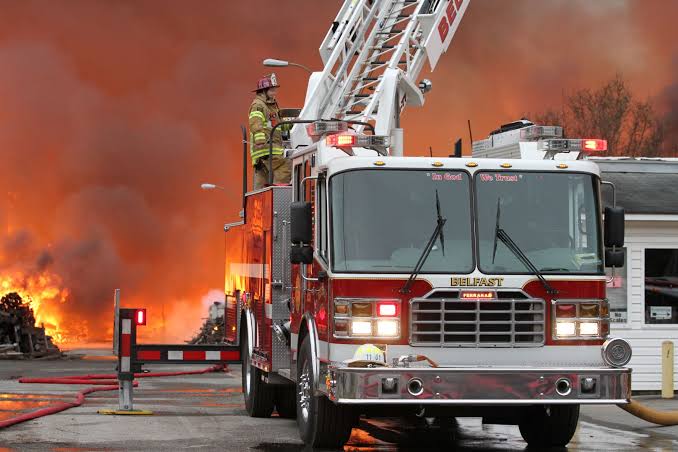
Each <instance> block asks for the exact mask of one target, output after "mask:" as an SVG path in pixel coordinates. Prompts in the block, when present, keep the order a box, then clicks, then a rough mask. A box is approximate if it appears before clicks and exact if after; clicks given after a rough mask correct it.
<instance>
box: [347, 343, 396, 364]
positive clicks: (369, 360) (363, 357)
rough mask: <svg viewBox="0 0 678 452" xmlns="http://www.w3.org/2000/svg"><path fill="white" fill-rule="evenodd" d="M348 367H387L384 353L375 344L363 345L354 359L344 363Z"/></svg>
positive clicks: (357, 350)
mask: <svg viewBox="0 0 678 452" xmlns="http://www.w3.org/2000/svg"><path fill="white" fill-rule="evenodd" d="M344 362H345V363H346V364H348V367H370V366H385V365H386V355H385V354H384V351H383V350H382V349H380V348H379V347H377V346H376V345H373V344H363V345H361V346H360V347H358V348H357V349H356V351H355V353H354V354H353V359H348V360H346V361H344Z"/></svg>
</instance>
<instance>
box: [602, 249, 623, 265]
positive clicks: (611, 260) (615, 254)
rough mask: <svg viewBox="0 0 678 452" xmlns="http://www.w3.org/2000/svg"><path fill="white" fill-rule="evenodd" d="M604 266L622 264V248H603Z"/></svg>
mask: <svg viewBox="0 0 678 452" xmlns="http://www.w3.org/2000/svg"><path fill="white" fill-rule="evenodd" d="M605 266H606V267H616V268H620V267H623V266H624V250H623V249H617V250H613V249H609V248H608V249H606V250H605Z"/></svg>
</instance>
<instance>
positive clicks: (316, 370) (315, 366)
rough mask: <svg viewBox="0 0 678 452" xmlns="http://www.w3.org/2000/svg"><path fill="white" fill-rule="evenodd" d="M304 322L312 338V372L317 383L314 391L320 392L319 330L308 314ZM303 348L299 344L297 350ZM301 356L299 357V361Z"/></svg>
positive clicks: (305, 315)
mask: <svg viewBox="0 0 678 452" xmlns="http://www.w3.org/2000/svg"><path fill="white" fill-rule="evenodd" d="M302 321H305V322H306V326H307V328H308V336H309V337H310V338H311V364H312V366H311V371H312V372H313V382H314V383H315V388H313V390H314V391H317V390H318V387H319V386H320V383H319V380H320V359H319V358H318V329H317V328H316V326H315V320H314V319H313V316H312V315H311V314H310V313H309V312H307V313H305V314H304V316H303V318H302ZM300 348H301V344H297V350H299V349H300ZM298 360H299V356H297V361H298Z"/></svg>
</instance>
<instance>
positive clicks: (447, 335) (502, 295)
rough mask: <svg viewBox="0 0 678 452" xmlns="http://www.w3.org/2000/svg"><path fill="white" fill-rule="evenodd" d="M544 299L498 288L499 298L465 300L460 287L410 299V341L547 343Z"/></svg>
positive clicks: (480, 344)
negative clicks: (545, 338) (460, 292)
mask: <svg viewBox="0 0 678 452" xmlns="http://www.w3.org/2000/svg"><path fill="white" fill-rule="evenodd" d="M544 310H545V303H544V300H541V299H535V298H529V297H528V296H527V295H525V294H524V293H523V292H520V291H498V292H497V299H496V300H461V299H460V298H459V291H445V292H442V291H438V292H432V293H431V294H429V295H428V296H426V298H414V299H412V300H411V302H410V344H412V345H414V346H441V347H538V346H541V345H544V324H545V313H544Z"/></svg>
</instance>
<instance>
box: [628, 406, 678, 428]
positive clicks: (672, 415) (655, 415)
mask: <svg viewBox="0 0 678 452" xmlns="http://www.w3.org/2000/svg"><path fill="white" fill-rule="evenodd" d="M617 406H618V407H619V408H621V409H622V410H624V411H626V412H628V413H630V414H632V415H634V416H636V417H638V418H640V419H642V420H644V421H647V422H650V423H652V424H657V425H666V426H668V425H678V411H659V410H655V409H653V408H650V407H648V406H646V405H643V404H642V403H639V402H636V401H635V400H631V401H629V403H627V404H625V405H617Z"/></svg>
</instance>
